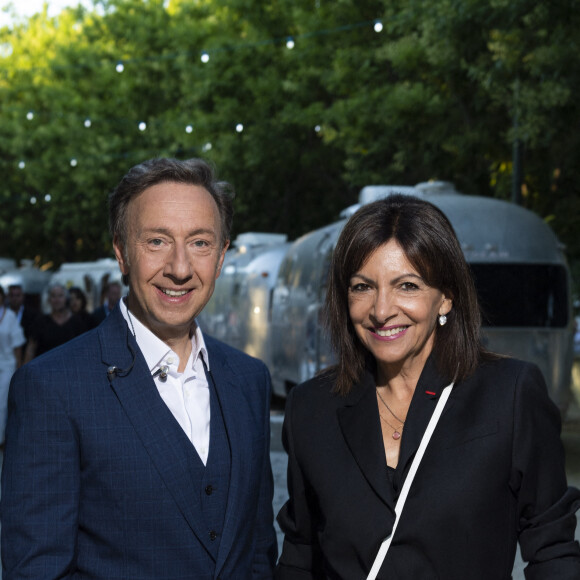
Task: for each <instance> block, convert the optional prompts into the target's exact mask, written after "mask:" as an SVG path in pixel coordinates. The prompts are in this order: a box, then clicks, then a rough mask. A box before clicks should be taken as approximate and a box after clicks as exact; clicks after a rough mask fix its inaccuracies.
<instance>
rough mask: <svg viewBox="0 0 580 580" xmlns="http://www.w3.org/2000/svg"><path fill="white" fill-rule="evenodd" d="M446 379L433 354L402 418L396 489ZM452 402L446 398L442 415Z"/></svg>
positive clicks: (411, 459) (398, 487) (410, 460)
mask: <svg viewBox="0 0 580 580" xmlns="http://www.w3.org/2000/svg"><path fill="white" fill-rule="evenodd" d="M449 382H450V381H448V380H446V379H445V378H443V377H442V376H441V375H440V374H439V373H438V372H437V369H436V367H435V362H434V360H433V357H429V359H427V363H426V364H425V368H424V369H423V372H422V373H421V376H420V378H419V381H418V383H417V387H416V388H415V393H414V394H413V398H412V399H411V405H410V406H409V411H408V413H407V417H408V419H407V420H406V421H405V427H404V430H403V436H402V437H401V450H400V453H399V463H398V465H397V470H396V473H395V480H394V483H395V488H396V490H397V491H399V490H400V489H401V487H402V485H403V481H404V477H405V476H406V474H407V472H408V470H409V468H410V466H411V462H412V461H413V457H414V456H415V453H416V452H417V449H418V448H419V445H420V444H421V439H422V438H423V434H424V433H425V429H426V428H427V425H428V423H429V420H430V419H431V416H432V415H433V411H434V410H435V407H436V406H437V401H438V400H439V397H440V396H441V393H442V392H443V389H444V388H445V387H446V386H447V385H448V384H449ZM452 404H453V403H452V399H450V400H449V401H448V402H447V404H446V406H445V409H444V411H443V416H444V414H445V412H446V411H447V410H448V409H449V407H451V405H452ZM427 452H428V451H427Z"/></svg>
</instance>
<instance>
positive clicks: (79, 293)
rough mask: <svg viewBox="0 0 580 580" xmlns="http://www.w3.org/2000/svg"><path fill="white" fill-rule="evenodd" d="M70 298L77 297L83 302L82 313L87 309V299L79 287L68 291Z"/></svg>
mask: <svg viewBox="0 0 580 580" xmlns="http://www.w3.org/2000/svg"><path fill="white" fill-rule="evenodd" d="M68 293H69V296H72V295H74V296H76V297H77V298H78V299H79V300H80V301H81V311H83V310H86V309H87V297H86V296H85V293H84V292H83V291H82V289H81V288H79V287H78V286H71V287H70V288H69V289H68Z"/></svg>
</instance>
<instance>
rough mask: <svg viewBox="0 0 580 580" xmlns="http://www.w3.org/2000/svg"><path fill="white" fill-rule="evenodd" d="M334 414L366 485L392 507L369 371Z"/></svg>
mask: <svg viewBox="0 0 580 580" xmlns="http://www.w3.org/2000/svg"><path fill="white" fill-rule="evenodd" d="M337 417H338V423H339V425H340V428H341V430H342V434H343V436H344V439H345V441H346V444H347V445H348V447H349V449H350V451H351V453H352V455H353V457H354V460H355V461H356V463H357V464H358V466H359V468H360V470H361V471H362V473H363V475H364V476H365V478H366V480H367V481H368V483H369V485H370V486H371V487H372V488H373V490H374V491H375V493H376V494H377V495H378V496H379V497H380V498H381V499H382V500H383V502H385V504H387V505H388V506H389V507H390V508H391V509H393V510H394V501H393V493H392V490H391V487H390V484H389V481H388V478H387V463H386V459H385V448H384V445H383V440H382V434H381V426H380V420H379V411H378V406H377V400H376V396H375V383H374V379H373V377H372V375H371V373H370V372H367V373H366V375H365V377H364V379H363V381H362V382H361V383H360V384H358V385H356V386H355V387H354V388H353V390H352V391H351V392H350V393H349V394H348V395H347V396H346V397H345V399H344V405H343V406H342V407H339V408H338V409H337Z"/></svg>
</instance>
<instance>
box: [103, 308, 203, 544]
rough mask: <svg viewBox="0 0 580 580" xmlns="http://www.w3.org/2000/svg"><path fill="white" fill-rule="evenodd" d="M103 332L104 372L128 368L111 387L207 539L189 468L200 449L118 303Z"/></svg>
mask: <svg viewBox="0 0 580 580" xmlns="http://www.w3.org/2000/svg"><path fill="white" fill-rule="evenodd" d="M98 332H99V338H100V342H101V351H102V360H103V363H104V365H106V366H105V368H104V370H103V373H104V374H107V367H110V366H116V367H118V368H119V369H127V370H125V371H121V370H120V371H119V372H118V373H117V374H116V375H115V376H110V375H109V382H110V385H111V388H112V389H113V391H114V392H115V395H116V396H117V399H118V400H119V403H120V404H121V406H122V407H123V410H124V411H125V414H126V415H127V417H128V419H129V421H130V422H131V424H132V425H133V428H134V429H135V431H136V432H137V435H138V436H139V439H140V440H141V442H142V443H143V446H144V447H145V449H146V450H147V453H148V454H149V457H150V458H151V461H152V463H153V464H154V466H155V468H156V470H157V472H158V473H159V475H160V477H161V478H162V479H163V481H164V482H165V485H166V486H167V489H168V490H169V493H170V494H171V495H172V496H173V498H174V500H175V502H176V503H177V505H178V507H179V509H180V511H181V513H182V514H183V516H184V518H185V519H186V520H187V522H188V524H189V526H190V527H191V529H192V530H193V532H194V533H195V534H196V536H197V537H198V538H199V540H200V542H202V543H205V542H206V541H207V539H206V535H207V534H206V533H204V529H203V528H202V527H201V526H200V525H199V517H198V518H196V517H195V516H196V513H197V514H199V513H200V509H201V503H200V501H201V500H200V497H199V494H198V493H196V487H195V485H196V482H195V479H194V477H193V474H192V473H191V471H190V464H191V461H190V458H189V457H188V453H195V450H194V448H193V446H192V444H191V442H190V441H189V439H188V438H187V436H186V435H185V433H184V432H183V430H182V429H181V427H180V426H179V424H178V423H177V421H176V420H175V418H174V417H173V415H172V414H171V411H170V410H169V409H168V408H167V405H165V403H164V402H163V400H162V399H161V396H160V395H159V392H158V391H157V388H156V387H155V383H154V381H153V379H152V378H151V374H150V372H149V369H148V368H147V364H146V362H145V359H144V358H143V355H142V354H141V351H140V350H139V347H138V345H137V343H136V341H135V338H134V337H133V335H132V334H131V333H129V331H128V328H127V324H126V322H125V320H124V318H123V315H122V314H121V312H120V310H119V309H118V308H117V309H116V310H115V311H114V312H113V313H112V314H111V315H109V316H108V317H107V319H106V320H105V321H104V322H103V323H102V324H101V325H100V326H99V330H98Z"/></svg>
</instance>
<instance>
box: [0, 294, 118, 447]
mask: <svg viewBox="0 0 580 580" xmlns="http://www.w3.org/2000/svg"><path fill="white" fill-rule="evenodd" d="M121 294H122V290H121V285H120V284H119V283H118V282H111V283H109V284H108V285H107V286H106V288H105V291H104V296H103V303H102V304H101V305H100V306H99V307H98V308H96V309H95V310H94V311H93V312H89V311H88V310H87V297H86V295H85V293H84V292H83V290H82V289H81V288H78V287H76V286H73V287H72V288H66V287H65V286H63V285H62V284H54V285H51V286H50V288H49V290H48V306H49V312H48V313H43V312H41V311H38V310H36V309H34V308H31V307H29V306H27V305H25V295H24V290H23V288H22V286H21V285H19V284H13V285H10V286H9V287H8V289H7V291H5V289H4V288H2V286H0V449H1V448H2V447H3V446H4V430H5V427H6V415H7V399H8V389H9V386H10V379H11V378H12V375H13V374H14V372H15V371H16V369H17V368H18V367H20V366H21V365H23V364H25V363H27V362H29V361H31V360H32V359H33V358H35V357H37V356H39V355H41V354H43V353H45V352H47V351H49V350H51V349H53V348H55V347H57V346H60V345H61V344H64V343H65V342H68V341H69V340H71V339H73V338H75V337H76V336H79V335H80V334H82V333H83V332H87V331H88V330H92V329H93V328H95V327H96V326H97V325H98V324H100V323H101V322H102V321H103V320H104V319H105V318H106V317H107V316H108V314H109V313H110V312H111V311H112V310H113V309H114V308H115V306H116V305H117V303H118V302H119V300H120V299H121Z"/></svg>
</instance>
